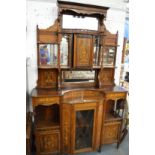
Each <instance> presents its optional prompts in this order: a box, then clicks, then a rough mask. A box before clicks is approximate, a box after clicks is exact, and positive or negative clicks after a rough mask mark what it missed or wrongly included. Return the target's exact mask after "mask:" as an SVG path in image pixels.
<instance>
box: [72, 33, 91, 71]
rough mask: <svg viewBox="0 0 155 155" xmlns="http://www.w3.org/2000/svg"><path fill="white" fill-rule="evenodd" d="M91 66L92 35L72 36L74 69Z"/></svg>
mask: <svg viewBox="0 0 155 155" xmlns="http://www.w3.org/2000/svg"><path fill="white" fill-rule="evenodd" d="M92 64H93V37H92V35H83V34H75V35H74V67H75V68H83V67H84V68H91V67H92Z"/></svg>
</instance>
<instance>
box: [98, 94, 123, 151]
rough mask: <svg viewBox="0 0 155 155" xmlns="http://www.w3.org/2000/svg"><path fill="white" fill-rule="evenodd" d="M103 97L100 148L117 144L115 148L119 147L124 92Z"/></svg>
mask: <svg viewBox="0 0 155 155" xmlns="http://www.w3.org/2000/svg"><path fill="white" fill-rule="evenodd" d="M104 95H105V103H104V108H103V111H104V112H103V113H104V118H103V123H102V133H101V146H102V145H103V144H110V143H117V147H119V144H120V138H121V133H122V125H123V120H124V105H125V99H126V92H108V93H105V94H104ZM100 149H101V147H100Z"/></svg>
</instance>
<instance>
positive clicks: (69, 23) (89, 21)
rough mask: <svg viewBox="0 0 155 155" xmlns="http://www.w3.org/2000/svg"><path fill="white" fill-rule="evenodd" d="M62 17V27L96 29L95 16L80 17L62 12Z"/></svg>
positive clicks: (96, 21) (96, 20)
mask: <svg viewBox="0 0 155 155" xmlns="http://www.w3.org/2000/svg"><path fill="white" fill-rule="evenodd" d="M62 18H63V20H62V28H63V29H83V30H94V31H97V30H98V19H97V18H95V17H81V16H73V15H65V14H64V15H63V16H62Z"/></svg>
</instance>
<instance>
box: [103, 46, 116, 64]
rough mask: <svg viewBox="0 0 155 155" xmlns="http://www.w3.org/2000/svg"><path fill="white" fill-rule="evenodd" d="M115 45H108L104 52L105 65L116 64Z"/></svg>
mask: <svg viewBox="0 0 155 155" xmlns="http://www.w3.org/2000/svg"><path fill="white" fill-rule="evenodd" d="M114 58H115V47H106V48H105V49H104V52H103V65H104V66H114Z"/></svg>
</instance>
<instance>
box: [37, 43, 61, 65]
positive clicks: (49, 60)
mask: <svg viewBox="0 0 155 155" xmlns="http://www.w3.org/2000/svg"><path fill="white" fill-rule="evenodd" d="M39 57H40V60H39V61H40V62H39V64H40V65H53V66H55V65H57V63H58V45H57V44H39Z"/></svg>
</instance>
